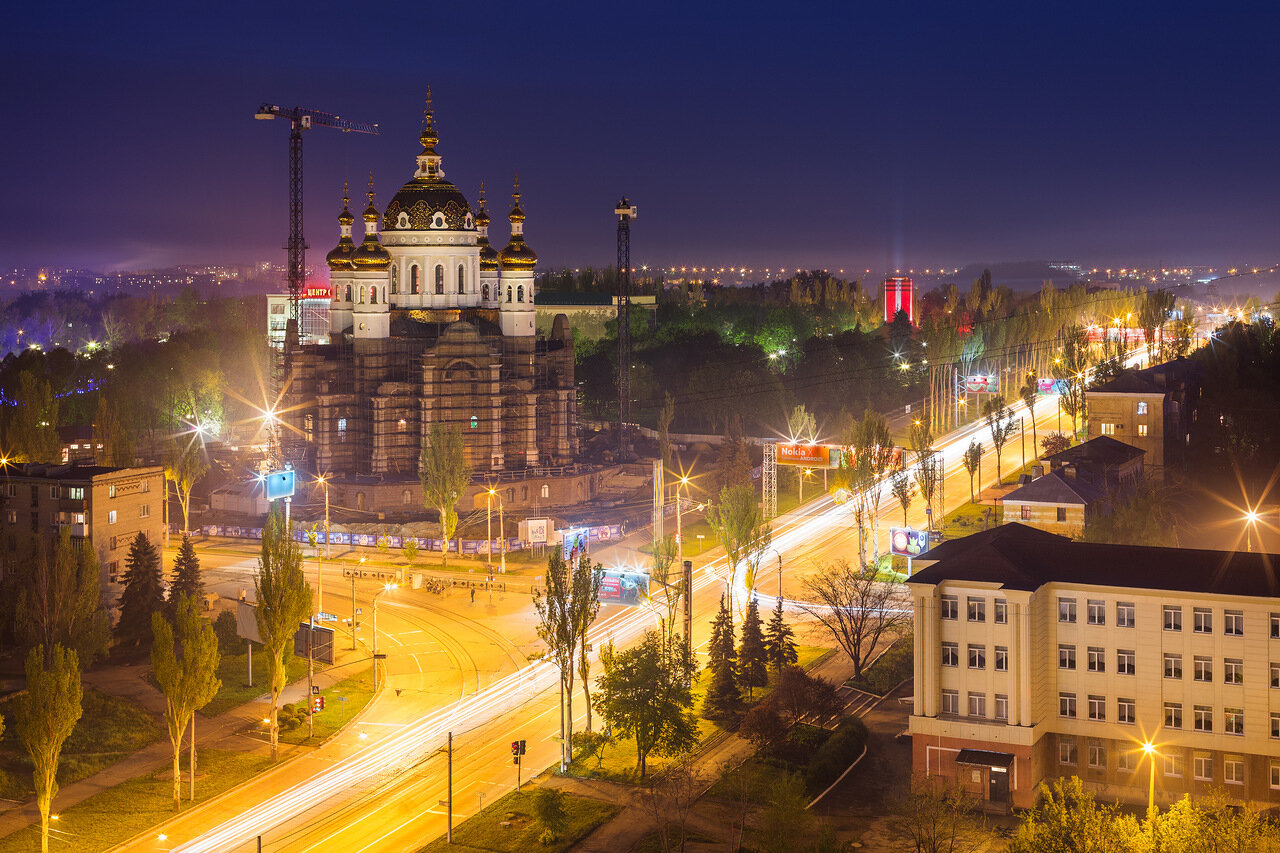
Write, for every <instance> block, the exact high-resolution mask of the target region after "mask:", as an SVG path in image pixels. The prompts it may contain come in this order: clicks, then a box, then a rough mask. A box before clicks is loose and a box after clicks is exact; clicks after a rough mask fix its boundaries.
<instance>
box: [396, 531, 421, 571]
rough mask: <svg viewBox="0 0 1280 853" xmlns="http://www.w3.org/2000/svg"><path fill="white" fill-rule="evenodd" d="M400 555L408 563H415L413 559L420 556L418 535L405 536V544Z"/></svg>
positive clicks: (401, 547)
mask: <svg viewBox="0 0 1280 853" xmlns="http://www.w3.org/2000/svg"><path fill="white" fill-rule="evenodd" d="M400 555H401V556H402V557H404V561H405V562H406V563H408V564H409V565H411V566H412V565H413V561H414V560H416V559H417V558H418V540H417V538H416V537H413V536H406V537H404V544H403V545H402V546H400Z"/></svg>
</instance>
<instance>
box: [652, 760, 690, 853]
mask: <svg viewBox="0 0 1280 853" xmlns="http://www.w3.org/2000/svg"><path fill="white" fill-rule="evenodd" d="M705 782H706V780H705V779H703V778H702V776H701V775H700V774H699V773H698V771H697V770H696V769H695V768H694V767H693V766H691V764H690V763H689V762H681V763H679V764H676V765H673V766H671V767H668V768H667V769H666V771H665V772H664V773H663V774H662V775H661V776H659V777H658V778H656V779H654V780H653V782H652V783H651V784H649V785H648V786H646V787H644V788H641V789H640V804H641V806H643V808H644V810H645V811H646V812H648V814H649V817H650V819H652V821H653V825H654V833H655V834H656V835H657V838H658V848H659V849H660V850H661V851H662V853H673V851H682V850H684V848H685V842H686V840H687V839H686V835H687V831H686V828H687V827H688V824H689V814H690V813H691V812H692V811H693V805H694V803H695V802H697V800H698V797H699V796H700V795H701V794H702V792H703V789H704V787H705Z"/></svg>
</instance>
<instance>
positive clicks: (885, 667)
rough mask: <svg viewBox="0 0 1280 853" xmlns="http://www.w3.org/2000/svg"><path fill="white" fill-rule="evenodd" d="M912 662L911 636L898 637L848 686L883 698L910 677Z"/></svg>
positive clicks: (850, 681)
mask: <svg viewBox="0 0 1280 853" xmlns="http://www.w3.org/2000/svg"><path fill="white" fill-rule="evenodd" d="M914 661H915V653H914V644H913V640H912V638H911V636H910V635H908V636H905V637H900V638H898V640H896V641H895V642H894V644H893V645H892V646H890V647H889V648H888V649H887V650H886V651H885V653H884V654H882V655H881V656H880V657H878V658H876V662H875V663H873V664H872V665H871V666H869V667H867V669H865V670H864V671H863V673H862V675H861V676H860V677H858V678H854V679H850V680H849V682H848V683H849V686H850V687H856V688H858V689H859V690H865V691H866V692H868V693H874V694H876V695H877V696H883V695H885V694H886V693H888V692H889V691H890V690H892V689H893V688H895V687H897V686H898V685H899V684H901V683H902V682H903V681H905V680H906V679H908V678H910V677H911V675H912V672H913V667H914V665H915V663H914Z"/></svg>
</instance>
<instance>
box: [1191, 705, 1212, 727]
mask: <svg viewBox="0 0 1280 853" xmlns="http://www.w3.org/2000/svg"><path fill="white" fill-rule="evenodd" d="M1194 713H1195V721H1194V723H1193V725H1194V726H1195V730H1196V731H1198V732H1211V731H1213V708H1211V707H1210V706H1208V705H1196V707H1195V711H1194Z"/></svg>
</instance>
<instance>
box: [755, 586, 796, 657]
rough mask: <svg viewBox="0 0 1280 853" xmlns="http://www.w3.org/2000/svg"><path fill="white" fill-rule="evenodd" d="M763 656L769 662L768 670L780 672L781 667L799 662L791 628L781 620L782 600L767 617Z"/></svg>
mask: <svg viewBox="0 0 1280 853" xmlns="http://www.w3.org/2000/svg"><path fill="white" fill-rule="evenodd" d="M764 647H765V654H766V656H767V657H768V660H769V668H770V669H772V670H773V671H774V672H781V671H782V669H783V667H786V666H787V665H789V664H793V663H795V662H796V661H797V660H799V659H800V658H799V655H798V654H797V653H796V641H795V639H794V638H793V637H792V633H791V626H790V625H788V624H787V623H786V621H785V620H784V619H783V618H782V599H781V598H779V599H778V603H777V604H776V605H775V606H774V608H773V615H772V616H770V617H769V628H768V631H767V632H766V633H765V638H764Z"/></svg>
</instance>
